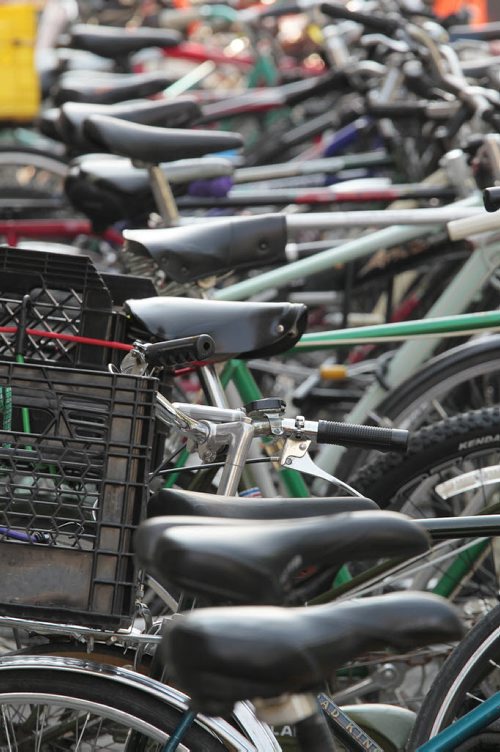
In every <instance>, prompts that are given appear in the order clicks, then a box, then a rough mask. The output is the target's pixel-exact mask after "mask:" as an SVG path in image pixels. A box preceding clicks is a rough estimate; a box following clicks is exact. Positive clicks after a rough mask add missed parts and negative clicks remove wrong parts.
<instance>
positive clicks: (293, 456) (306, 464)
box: [280, 437, 363, 497]
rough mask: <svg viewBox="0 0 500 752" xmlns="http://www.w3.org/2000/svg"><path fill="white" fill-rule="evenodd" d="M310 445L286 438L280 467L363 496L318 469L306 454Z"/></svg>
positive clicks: (301, 440)
mask: <svg viewBox="0 0 500 752" xmlns="http://www.w3.org/2000/svg"><path fill="white" fill-rule="evenodd" d="M310 444H311V442H310V441H309V440H307V439H306V440H303V439H295V438H292V437H288V438H287V440H286V441H285V446H284V447H283V451H282V453H281V457H280V465H281V467H285V468H288V469H290V470H298V471H299V472H300V473H304V474H305V475H312V476H313V477H315V478H321V479H322V480H326V481H328V483H334V484H335V485H337V486H339V488H343V489H344V490H346V491H348V492H349V493H351V494H352V495H353V496H361V497H362V496H363V495H362V494H360V493H359V491H356V489H355V488H352V486H349V485H348V484H347V483H344V481H342V480H340V479H339V478H336V477H335V476H334V475H330V473H327V472H326V471H325V470H323V469H322V468H321V467H318V465H317V464H316V463H315V462H314V460H313V459H312V458H311V455H310V454H309V452H308V449H309V446H310Z"/></svg>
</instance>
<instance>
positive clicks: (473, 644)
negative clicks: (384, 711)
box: [408, 606, 500, 752]
mask: <svg viewBox="0 0 500 752" xmlns="http://www.w3.org/2000/svg"><path fill="white" fill-rule="evenodd" d="M499 659H500V606H497V607H496V608H494V609H493V610H492V611H491V612H490V613H489V614H487V615H486V616H485V617H484V618H483V619H481V621H479V622H478V623H477V624H476V626H475V627H474V629H472V630H471V631H470V632H469V633H468V634H467V635H466V636H465V638H464V639H463V640H462V641H461V642H460V643H459V644H458V646H457V647H456V648H455V650H454V651H453V652H452V653H451V655H450V656H449V658H448V659H447V660H446V662H445V663H444V664H443V667H442V669H441V671H440V672H439V674H438V676H437V677H436V680H435V681H434V683H433V685H432V687H431V689H430V691H429V693H428V694H427V697H426V698H425V700H424V702H423V704H422V707H421V709H420V712H419V713H418V715H417V719H416V722H415V726H414V728H413V732H412V735H411V737H410V741H409V747H408V749H409V752H413V751H414V750H416V749H417V748H418V747H419V746H420V745H421V744H424V742H426V741H428V740H429V739H432V738H434V737H435V736H436V735H437V734H438V733H439V732H440V731H442V730H443V729H444V728H446V727H447V726H448V725H450V723H451V722H452V721H453V720H454V719H455V718H456V717H458V716H460V715H463V714H464V713H465V712H467V710H470V709H471V708H470V705H471V697H470V695H471V694H473V695H474V696H476V697H477V694H478V692H477V691H475V687H476V686H477V685H478V683H479V684H482V685H483V689H479V692H484V682H485V677H486V676H487V674H488V672H491V671H495V670H496V672H497V673H499V672H498V660H499ZM492 661H493V662H494V663H496V664H497V667H495V666H492V663H491V662H492ZM497 682H498V679H497ZM478 699H479V698H478ZM499 729H500V726H499V724H498V722H497V724H496V730H494V731H493V733H491V731H490V733H489V734H488V735H486V734H483V735H482V741H481V736H479V737H476V738H475V740H471V742H473V744H474V745H475V746H473V747H471V746H467V747H465V745H460V746H459V747H458V748H457V752H458V750H460V749H472V748H473V749H475V750H479V749H484V750H486V749H491V750H493V749H498V745H499V744H500V731H499ZM488 736H489V737H490V741H488ZM495 736H496V741H495V739H494V737H495ZM490 743H491V744H492V745H495V746H488V744H490ZM480 744H482V746H479V745H480Z"/></svg>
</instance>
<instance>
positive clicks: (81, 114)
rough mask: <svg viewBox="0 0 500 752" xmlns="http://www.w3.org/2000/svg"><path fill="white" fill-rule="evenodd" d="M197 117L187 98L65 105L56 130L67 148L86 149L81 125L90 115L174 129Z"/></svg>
mask: <svg viewBox="0 0 500 752" xmlns="http://www.w3.org/2000/svg"><path fill="white" fill-rule="evenodd" d="M200 114H201V110H200V107H199V105H198V104H197V103H196V102H195V101H194V100H193V99H191V98H189V97H179V98H178V99H175V100H169V99H165V100H159V101H151V100H148V99H144V100H137V101H133V102H117V103H116V104H101V105H97V104H87V103H84V102H66V103H65V104H64V105H62V107H61V108H60V111H59V123H58V130H59V132H60V134H61V137H62V138H63V139H64V141H66V142H67V143H68V144H69V145H70V146H72V147H75V146H77V147H80V148H90V144H89V143H88V141H87V140H86V139H85V138H84V136H83V123H84V122H85V120H86V119H87V118H88V117H90V116H91V115H109V116H110V117H115V118H118V119H119V120H127V121H129V122H131V123H142V124H143V125H159V126H162V127H165V128H178V127H183V126H187V125H191V124H193V123H194V122H195V121H196V120H197V119H198V117H199V116H200Z"/></svg>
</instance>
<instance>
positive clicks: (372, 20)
mask: <svg viewBox="0 0 500 752" xmlns="http://www.w3.org/2000/svg"><path fill="white" fill-rule="evenodd" d="M319 7H320V10H321V12H322V13H324V14H325V16H329V17H330V18H338V19H344V20H346V21H355V22H356V23H359V24H362V25H363V26H367V27H368V28H370V29H375V30H376V31H381V32H382V33H383V34H392V33H394V32H395V31H397V30H398V29H399V28H401V21H400V20H397V19H395V18H387V17H382V16H371V15H368V14H367V13H359V12H358V11H352V10H348V8H346V7H345V6H343V5H337V4H336V3H321V4H320V6H319Z"/></svg>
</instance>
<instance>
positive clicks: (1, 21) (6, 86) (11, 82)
mask: <svg viewBox="0 0 500 752" xmlns="http://www.w3.org/2000/svg"><path fill="white" fill-rule="evenodd" d="M36 29H37V8H36V4H35V3H29V2H0V121H2V120H3V121H5V120H7V121H16V122H17V121H26V120H32V119H33V118H34V117H35V116H36V115H37V114H38V110H39V106H40V87H39V81H38V75H37V72H36V68H35V40H36Z"/></svg>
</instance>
